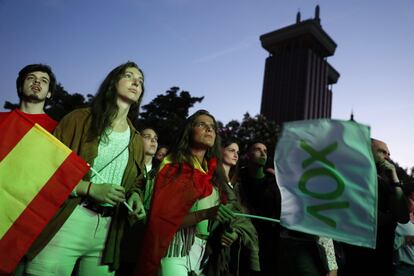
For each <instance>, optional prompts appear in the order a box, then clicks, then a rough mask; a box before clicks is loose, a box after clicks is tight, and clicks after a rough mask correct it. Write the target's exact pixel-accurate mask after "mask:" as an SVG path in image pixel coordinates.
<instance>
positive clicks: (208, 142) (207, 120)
mask: <svg viewBox="0 0 414 276" xmlns="http://www.w3.org/2000/svg"><path fill="white" fill-rule="evenodd" d="M215 140H216V125H215V124H214V121H213V118H211V117H210V116H208V115H200V116H198V117H197V118H196V119H195V122H194V125H193V137H192V145H193V146H194V147H198V148H211V147H213V145H214V142H215Z"/></svg>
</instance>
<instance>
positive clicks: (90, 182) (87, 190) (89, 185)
mask: <svg viewBox="0 0 414 276" xmlns="http://www.w3.org/2000/svg"><path fill="white" fill-rule="evenodd" d="M91 186H92V181H89V184H88V188H87V189H86V196H89V191H90V190H91Z"/></svg>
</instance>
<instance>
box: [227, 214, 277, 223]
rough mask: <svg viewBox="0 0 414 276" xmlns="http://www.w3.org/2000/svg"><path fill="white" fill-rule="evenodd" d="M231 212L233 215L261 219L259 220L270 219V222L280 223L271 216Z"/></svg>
mask: <svg viewBox="0 0 414 276" xmlns="http://www.w3.org/2000/svg"><path fill="white" fill-rule="evenodd" d="M233 214H234V215H235V216H238V217H246V218H254V219H261V220H267V221H271V222H277V223H280V220H278V219H273V218H268V217H262V216H255V215H249V214H243V213H233Z"/></svg>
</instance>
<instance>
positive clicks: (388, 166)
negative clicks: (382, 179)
mask: <svg viewBox="0 0 414 276" xmlns="http://www.w3.org/2000/svg"><path fill="white" fill-rule="evenodd" d="M378 165H379V167H380V169H381V170H382V171H383V172H384V173H386V174H387V175H388V176H389V177H391V179H392V181H393V182H395V183H397V182H399V181H400V180H399V179H398V175H397V169H396V168H395V165H394V164H393V163H392V162H390V161H388V160H385V159H384V160H382V161H381V162H379V164H378Z"/></svg>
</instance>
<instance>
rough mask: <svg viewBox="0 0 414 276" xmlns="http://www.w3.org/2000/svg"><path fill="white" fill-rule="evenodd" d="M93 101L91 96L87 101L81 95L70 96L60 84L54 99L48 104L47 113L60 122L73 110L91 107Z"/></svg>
mask: <svg viewBox="0 0 414 276" xmlns="http://www.w3.org/2000/svg"><path fill="white" fill-rule="evenodd" d="M92 99H93V95H91V94H88V95H87V99H85V97H84V96H83V95H82V94H79V93H73V94H69V93H68V92H67V91H66V90H65V89H64V88H63V86H62V85H61V84H58V85H57V87H56V91H55V94H54V95H53V98H52V99H51V100H50V101H47V102H46V106H45V112H46V113H47V114H49V116H51V117H52V118H53V119H55V120H57V121H59V120H60V119H62V118H63V117H64V116H65V115H66V114H68V113H69V112H71V111H72V110H74V109H77V108H80V107H85V106H87V105H89V104H90V103H91V101H92Z"/></svg>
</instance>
